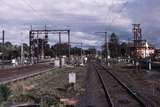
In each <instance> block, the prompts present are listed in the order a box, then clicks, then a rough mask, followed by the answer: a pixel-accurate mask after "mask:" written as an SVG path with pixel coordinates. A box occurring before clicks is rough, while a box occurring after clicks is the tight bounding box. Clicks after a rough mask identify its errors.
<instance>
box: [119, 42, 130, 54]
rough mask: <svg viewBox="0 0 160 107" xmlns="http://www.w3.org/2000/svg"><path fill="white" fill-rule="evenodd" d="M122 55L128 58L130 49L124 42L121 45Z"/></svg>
mask: <svg viewBox="0 0 160 107" xmlns="http://www.w3.org/2000/svg"><path fill="white" fill-rule="evenodd" d="M120 49H121V50H120V54H121V56H122V57H126V56H127V49H128V46H127V43H125V42H123V43H121V45H120Z"/></svg>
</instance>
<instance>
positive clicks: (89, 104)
mask: <svg viewBox="0 0 160 107" xmlns="http://www.w3.org/2000/svg"><path fill="white" fill-rule="evenodd" d="M71 72H74V73H76V77H77V78H76V83H75V84H74V85H73V84H70V83H69V82H68V79H69V77H68V74H69V73H71ZM0 77H1V84H7V86H8V87H9V88H10V90H12V96H11V97H10V98H9V99H8V100H7V101H6V102H5V103H4V105H5V106H6V105H12V106H13V105H15V106H13V107H21V106H22V105H21V104H23V106H24V104H27V105H31V104H34V106H35V104H38V105H37V106H38V107H39V105H41V106H43V107H49V105H52V106H53V105H54V106H56V107H61V106H62V107H65V106H66V105H68V106H71V105H72V106H76V107H159V106H160V103H159V99H160V97H159V94H160V89H159V88H160V84H159V77H160V73H159V72H157V71H150V72H148V71H147V70H146V69H142V70H141V72H137V71H136V69H135V68H134V66H133V65H131V64H127V63H116V64H111V66H110V67H107V66H106V64H105V63H104V62H103V63H102V62H97V60H91V61H90V62H88V64H86V65H85V66H66V67H63V68H57V67H54V66H53V64H52V63H42V64H35V65H28V66H23V67H18V68H12V69H5V70H3V71H1V74H0ZM19 104H20V105H21V106H20V105H19ZM16 105H17V106H16ZM18 105H19V106H18ZM34 106H33V107H34ZM37 106H36V107H37ZM24 107H25V106H24ZM27 107H30V106H27Z"/></svg>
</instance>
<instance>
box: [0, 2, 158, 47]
mask: <svg viewBox="0 0 160 107" xmlns="http://www.w3.org/2000/svg"><path fill="white" fill-rule="evenodd" d="M159 5H160V0H0V29H1V30H3V29H4V30H5V31H6V41H11V42H13V43H16V44H19V43H22V42H26V43H27V42H28V32H29V30H30V26H31V25H32V26H33V29H44V25H47V28H48V29H71V31H72V33H71V39H72V40H71V41H72V42H83V43H84V44H86V45H93V46H100V45H101V44H102V43H103V40H104V36H103V35H97V34H95V32H102V31H107V32H108V35H110V34H111V32H115V33H116V34H117V35H118V36H119V38H120V40H121V41H126V40H128V39H130V40H131V38H132V33H131V29H132V24H133V23H140V24H141V27H142V32H143V38H144V39H147V40H148V41H149V42H150V43H152V44H153V45H156V47H160V37H159V34H160V6H159ZM57 39H58V36H57V35H50V37H49V42H50V43H51V44H54V43H55V42H56V41H57ZM66 40H67V39H66V36H65V35H64V36H63V41H66Z"/></svg>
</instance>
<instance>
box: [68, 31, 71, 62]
mask: <svg viewBox="0 0 160 107" xmlns="http://www.w3.org/2000/svg"><path fill="white" fill-rule="evenodd" d="M68 60H69V61H68V62H69V64H70V63H71V41H70V30H68Z"/></svg>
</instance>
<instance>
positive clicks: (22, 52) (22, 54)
mask: <svg viewBox="0 0 160 107" xmlns="http://www.w3.org/2000/svg"><path fill="white" fill-rule="evenodd" d="M23 63H24V49H23V43H22V44H21V64H23Z"/></svg>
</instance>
